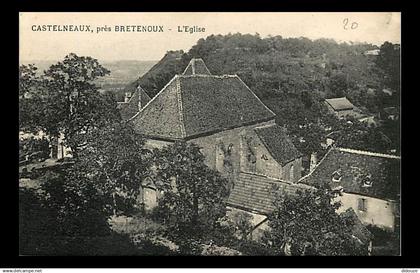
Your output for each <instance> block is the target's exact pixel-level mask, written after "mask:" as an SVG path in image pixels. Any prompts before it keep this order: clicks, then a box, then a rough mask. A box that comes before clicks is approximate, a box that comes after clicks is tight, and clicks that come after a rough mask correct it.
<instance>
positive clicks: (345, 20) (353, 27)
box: [343, 18, 359, 30]
mask: <svg viewBox="0 0 420 273" xmlns="http://www.w3.org/2000/svg"><path fill="white" fill-rule="evenodd" d="M343 24H344V26H343V27H344V29H345V30H347V29H349V26H348V25H349V18H346V19H344V20H343ZM358 26H359V24H358V23H357V22H352V23H351V24H350V29H356V28H357V27H358Z"/></svg>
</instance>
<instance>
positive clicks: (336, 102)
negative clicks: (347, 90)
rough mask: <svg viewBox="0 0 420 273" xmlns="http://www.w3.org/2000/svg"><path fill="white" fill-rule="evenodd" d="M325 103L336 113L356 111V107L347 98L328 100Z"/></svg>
mask: <svg viewBox="0 0 420 273" xmlns="http://www.w3.org/2000/svg"><path fill="white" fill-rule="evenodd" d="M325 101H326V102H327V103H328V104H329V105H330V106H331V107H332V108H333V109H334V110H336V111H341V110H351V109H354V105H353V104H352V103H351V102H350V101H349V100H348V99H347V98H346V97H342V98H334V99H326V100H325Z"/></svg>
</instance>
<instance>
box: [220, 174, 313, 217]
mask: <svg viewBox="0 0 420 273" xmlns="http://www.w3.org/2000/svg"><path fill="white" fill-rule="evenodd" d="M298 189H300V190H304V189H311V187H310V186H308V185H305V184H293V183H290V182H285V181H281V180H277V179H273V178H268V177H265V176H261V175H255V174H249V173H240V174H239V175H238V178H237V179H236V180H235V184H234V187H233V189H232V191H231V193H230V196H229V199H228V205H230V206H233V207H237V208H240V209H244V210H248V211H251V212H255V213H259V214H264V215H267V214H269V213H270V212H272V211H273V210H274V205H273V204H274V201H275V198H276V195H277V194H295V193H296V191H297V190H298Z"/></svg>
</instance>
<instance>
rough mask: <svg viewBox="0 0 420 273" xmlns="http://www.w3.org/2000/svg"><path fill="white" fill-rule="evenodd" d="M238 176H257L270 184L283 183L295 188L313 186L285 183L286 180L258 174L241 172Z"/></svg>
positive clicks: (309, 186)
mask: <svg viewBox="0 0 420 273" xmlns="http://www.w3.org/2000/svg"><path fill="white" fill-rule="evenodd" d="M240 175H245V176H257V177H260V178H265V179H268V180H271V181H270V182H272V183H283V184H287V185H292V186H297V187H301V186H303V187H306V188H313V186H311V185H307V184H303V183H302V184H300V183H293V182H291V181H286V180H282V179H279V178H275V177H270V176H267V175H263V174H259V173H248V172H243V171H241V172H240V173H239V176H240Z"/></svg>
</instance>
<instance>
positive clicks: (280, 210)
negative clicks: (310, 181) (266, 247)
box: [266, 185, 364, 256]
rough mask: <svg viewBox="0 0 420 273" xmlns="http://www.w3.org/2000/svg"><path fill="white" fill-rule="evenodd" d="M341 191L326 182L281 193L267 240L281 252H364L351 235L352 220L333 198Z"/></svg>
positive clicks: (276, 203)
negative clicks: (310, 187) (341, 212)
mask: <svg viewBox="0 0 420 273" xmlns="http://www.w3.org/2000/svg"><path fill="white" fill-rule="evenodd" d="M337 194H338V192H337V191H334V190H331V189H330V188H329V187H328V186H326V185H324V186H321V187H320V188H318V189H316V190H304V191H297V193H296V195H285V196H280V195H279V196H278V197H277V199H276V201H275V210H274V212H273V213H272V214H271V215H270V216H269V226H270V228H271V230H270V232H268V233H267V235H266V236H267V240H268V241H269V242H270V243H271V244H272V246H274V247H275V248H276V249H277V251H278V252H280V253H283V252H288V250H287V249H289V248H290V252H291V254H292V255H327V256H331V255H361V254H364V252H363V248H360V247H359V246H358V244H357V241H356V239H355V238H353V237H352V227H353V224H354V223H353V222H352V221H351V219H348V218H344V217H341V216H340V215H339V214H337V212H336V210H337V209H338V208H339V207H340V204H339V203H338V202H334V198H336V197H337Z"/></svg>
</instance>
